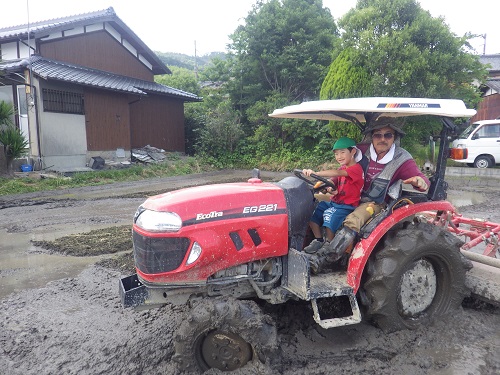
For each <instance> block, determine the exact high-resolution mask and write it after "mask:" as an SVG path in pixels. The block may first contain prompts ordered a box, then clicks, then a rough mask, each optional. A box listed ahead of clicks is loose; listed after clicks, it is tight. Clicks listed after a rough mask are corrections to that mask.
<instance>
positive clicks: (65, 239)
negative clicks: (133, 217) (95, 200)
mask: <svg viewBox="0 0 500 375" xmlns="http://www.w3.org/2000/svg"><path fill="white" fill-rule="evenodd" d="M74 231H75V230H74V229H73V230H67V229H66V230H64V229H61V230H56V231H53V230H51V231H49V232H39V233H33V232H31V233H26V232H20V233H8V232H7V231H5V230H0V250H1V251H0V299H2V298H3V297H5V296H7V295H9V294H11V293H15V292H19V291H21V290H24V289H34V288H40V287H44V286H45V285H46V284H47V283H48V282H50V281H54V280H59V279H62V278H68V277H75V276H76V275H78V274H79V273H80V272H82V271H83V270H84V269H85V268H86V267H87V266H89V265H91V264H95V263H98V262H103V261H106V260H107V259H108V258H110V255H109V254H113V253H121V252H125V251H126V250H130V249H131V238H130V237H131V236H130V227H129V226H121V227H111V228H109V227H104V226H103V228H101V229H96V228H95V227H93V228H91V227H80V228H78V231H83V233H82V234H76V233H72V232H74Z"/></svg>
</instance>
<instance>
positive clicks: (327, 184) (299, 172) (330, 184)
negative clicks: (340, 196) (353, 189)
mask: <svg viewBox="0 0 500 375" xmlns="http://www.w3.org/2000/svg"><path fill="white" fill-rule="evenodd" d="M293 174H294V175H295V176H297V177H298V178H300V179H301V180H302V181H305V182H307V183H308V184H309V185H311V186H312V188H313V190H314V192H315V193H316V192H318V191H320V190H323V189H324V188H325V187H331V188H332V189H333V190H337V186H335V184H334V183H333V182H332V181H331V180H330V179H328V178H324V177H322V176H318V175H317V174H314V173H311V177H312V178H314V179H316V180H318V181H321V182H322V184H321V185H320V186H316V183H315V182H314V181H311V180H309V179H308V178H307V177H306V175H304V173H302V169H294V170H293Z"/></svg>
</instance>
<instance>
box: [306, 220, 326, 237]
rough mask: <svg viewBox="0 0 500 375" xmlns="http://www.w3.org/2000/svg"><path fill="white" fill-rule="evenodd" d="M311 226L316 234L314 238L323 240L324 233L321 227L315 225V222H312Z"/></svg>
mask: <svg viewBox="0 0 500 375" xmlns="http://www.w3.org/2000/svg"><path fill="white" fill-rule="evenodd" d="M309 226H310V227H311V230H312V232H313V234H314V238H316V239H321V240H322V239H323V233H321V227H320V226H319V224H317V223H315V222H314V221H310V222H309Z"/></svg>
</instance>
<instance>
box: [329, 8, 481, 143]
mask: <svg viewBox="0 0 500 375" xmlns="http://www.w3.org/2000/svg"><path fill="white" fill-rule="evenodd" d="M338 25H339V28H340V29H341V30H342V36H341V39H340V43H339V48H337V49H336V50H335V51H334V55H333V57H334V60H333V62H332V64H331V65H330V69H329V72H328V75H327V78H326V80H325V81H324V82H323V86H322V88H321V97H322V98H323V99H328V98H346V97H361V96H403V97H404V96H406V97H429V98H457V99H463V100H464V101H465V102H466V103H467V104H468V105H469V106H476V105H477V103H478V102H479V100H480V92H479V90H478V88H477V86H475V85H474V82H475V81H477V82H483V81H484V80H485V78H486V76H487V72H486V69H485V68H484V66H483V65H482V64H481V63H480V62H479V57H478V56H476V55H473V54H472V49H471V47H470V44H469V43H468V40H469V39H470V38H472V37H473V36H472V35H470V34H466V35H464V36H461V37H459V36H456V35H455V34H453V33H452V32H451V31H450V29H449V27H448V26H447V25H446V24H445V22H444V20H443V19H442V18H433V17H431V15H430V14H429V12H427V11H425V10H423V9H422V8H421V7H420V5H419V3H418V2H417V1H416V0H358V2H357V5H356V7H355V8H353V9H351V10H350V11H349V12H348V13H347V14H346V15H345V16H344V17H342V18H341V19H340V20H339V22H338ZM421 128H422V127H421ZM424 128H425V127H424ZM429 132H432V131H431V130H429V129H426V130H424V131H423V133H422V132H420V133H419V132H417V133H418V134H414V135H415V137H416V138H418V139H420V140H421V139H422V138H425V137H426V134H428V133H429ZM424 133H425V135H424ZM407 139H408V137H407Z"/></svg>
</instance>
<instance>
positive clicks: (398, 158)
mask: <svg viewBox="0 0 500 375" xmlns="http://www.w3.org/2000/svg"><path fill="white" fill-rule="evenodd" d="M410 159H412V156H411V155H410V153H409V152H408V151H406V150H405V149H403V148H401V147H398V146H396V149H395V150H394V157H393V158H392V160H391V161H390V162H389V163H387V164H386V165H385V167H384V169H383V170H382V171H381V172H380V173H379V174H377V175H375V177H374V178H373V180H372V182H371V183H370V187H369V188H368V191H363V193H362V194H361V202H375V203H382V202H384V201H385V196H386V194H387V190H388V189H389V183H390V182H391V179H392V177H393V176H394V174H395V173H396V171H397V170H398V169H399V167H401V165H403V163H404V162H405V161H407V160H410ZM359 164H361V167H362V168H363V171H364V172H365V175H366V171H367V170H368V167H369V165H370V148H368V150H367V151H366V152H365V154H364V155H363V158H362V159H361V160H360V161H359Z"/></svg>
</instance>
